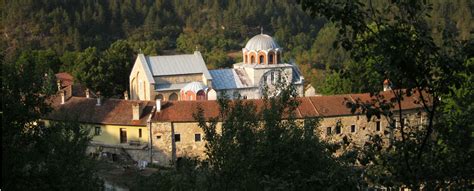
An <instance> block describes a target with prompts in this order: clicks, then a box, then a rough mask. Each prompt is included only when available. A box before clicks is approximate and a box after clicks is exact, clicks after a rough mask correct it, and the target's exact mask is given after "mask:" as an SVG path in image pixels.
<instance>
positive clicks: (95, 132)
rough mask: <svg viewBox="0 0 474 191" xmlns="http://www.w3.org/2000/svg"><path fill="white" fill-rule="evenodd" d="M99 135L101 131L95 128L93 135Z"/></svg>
mask: <svg viewBox="0 0 474 191" xmlns="http://www.w3.org/2000/svg"><path fill="white" fill-rule="evenodd" d="M100 134H102V129H101V128H100V127H95V130H94V135H100Z"/></svg>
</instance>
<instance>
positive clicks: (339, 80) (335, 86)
mask: <svg viewBox="0 0 474 191" xmlns="http://www.w3.org/2000/svg"><path fill="white" fill-rule="evenodd" d="M352 87H353V85H352V81H351V80H350V79H347V78H343V77H342V74H341V73H340V72H336V71H333V72H332V73H330V74H328V75H326V79H325V81H324V82H323V83H322V86H317V90H318V93H321V94H324V95H334V94H347V93H350V92H351V90H352Z"/></svg>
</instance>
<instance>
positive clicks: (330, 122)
mask: <svg viewBox="0 0 474 191" xmlns="http://www.w3.org/2000/svg"><path fill="white" fill-rule="evenodd" d="M72 86H74V85H69V86H67V87H62V88H61V91H60V92H59V93H58V95H56V96H55V97H54V98H53V99H52V100H51V105H52V107H53V109H54V110H53V112H52V113H50V114H49V115H48V116H45V117H44V121H46V123H49V122H51V121H63V120H77V121H78V122H80V123H81V124H83V125H84V127H86V128H90V130H91V131H90V132H91V135H92V136H93V139H92V142H91V146H90V150H89V152H93V153H94V152H95V153H98V152H112V153H113V152H127V153H128V155H130V156H132V157H133V159H134V160H137V161H138V160H145V161H150V162H155V163H157V164H159V165H164V166H166V165H169V164H171V163H172V162H173V161H176V160H177V159H179V158H180V157H184V156H198V157H204V150H205V147H204V146H205V140H204V139H203V138H204V135H203V131H202V129H201V128H199V126H198V122H197V121H196V120H195V119H194V118H193V113H195V112H196V111H197V108H198V107H201V108H203V109H204V114H205V118H206V119H209V118H210V117H215V116H217V115H218V114H219V106H218V103H217V101H213V100H201V101H161V100H156V101H146V100H145V101H142V100H125V99H107V100H102V99H101V98H100V96H93V95H91V93H90V92H89V93H87V92H86V93H81V92H78V91H73V90H74V89H76V88H73V87H72ZM85 91H87V90H85ZM380 95H381V97H378V99H383V100H390V99H391V98H392V97H393V95H392V92H391V91H383V92H381V93H380ZM416 98H417V96H416V95H413V96H411V97H405V98H404V99H403V101H402V103H401V108H402V109H403V121H402V122H403V123H410V124H422V123H424V119H426V117H425V116H424V112H423V109H422V107H421V105H419V102H418V101H419V100H417V99H416ZM296 99H297V100H298V101H299V102H300V105H299V106H298V108H297V109H296V111H295V114H296V118H297V119H301V120H303V119H305V118H308V117H321V119H322V120H321V121H320V125H319V126H318V127H316V132H315V133H316V134H317V135H318V136H320V137H321V138H322V139H323V140H326V141H337V140H340V139H341V138H342V137H344V136H345V137H348V138H349V139H350V140H352V142H353V143H354V144H358V143H362V142H364V141H365V140H367V138H368V135H373V134H380V135H382V136H384V137H386V138H389V137H390V135H394V134H396V133H397V132H390V131H391V130H390V129H389V128H388V126H389V122H388V121H387V119H385V118H376V117H373V118H371V119H367V118H366V116H365V115H364V114H361V113H360V112H355V113H352V112H351V111H350V109H349V108H347V107H346V105H345V103H346V101H348V100H349V101H356V100H357V101H361V102H363V103H370V102H373V101H374V99H375V98H374V97H371V96H370V95H369V94H347V95H332V96H310V97H299V98H296ZM247 101H250V102H253V103H254V104H255V105H257V106H260V105H262V104H263V103H262V102H263V100H247ZM395 108H398V105H395ZM220 123H221V122H219V124H218V127H219V125H220ZM397 123H398V124H399V123H400V122H397Z"/></svg>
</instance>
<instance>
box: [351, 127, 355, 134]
mask: <svg viewBox="0 0 474 191" xmlns="http://www.w3.org/2000/svg"><path fill="white" fill-rule="evenodd" d="M354 132H356V126H355V125H351V133H354Z"/></svg>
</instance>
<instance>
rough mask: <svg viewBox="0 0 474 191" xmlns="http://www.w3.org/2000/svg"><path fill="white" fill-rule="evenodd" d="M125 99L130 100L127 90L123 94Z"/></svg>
mask: <svg viewBox="0 0 474 191" xmlns="http://www.w3.org/2000/svg"><path fill="white" fill-rule="evenodd" d="M123 97H124V99H125V100H128V91H127V90H125V92H123Z"/></svg>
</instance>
